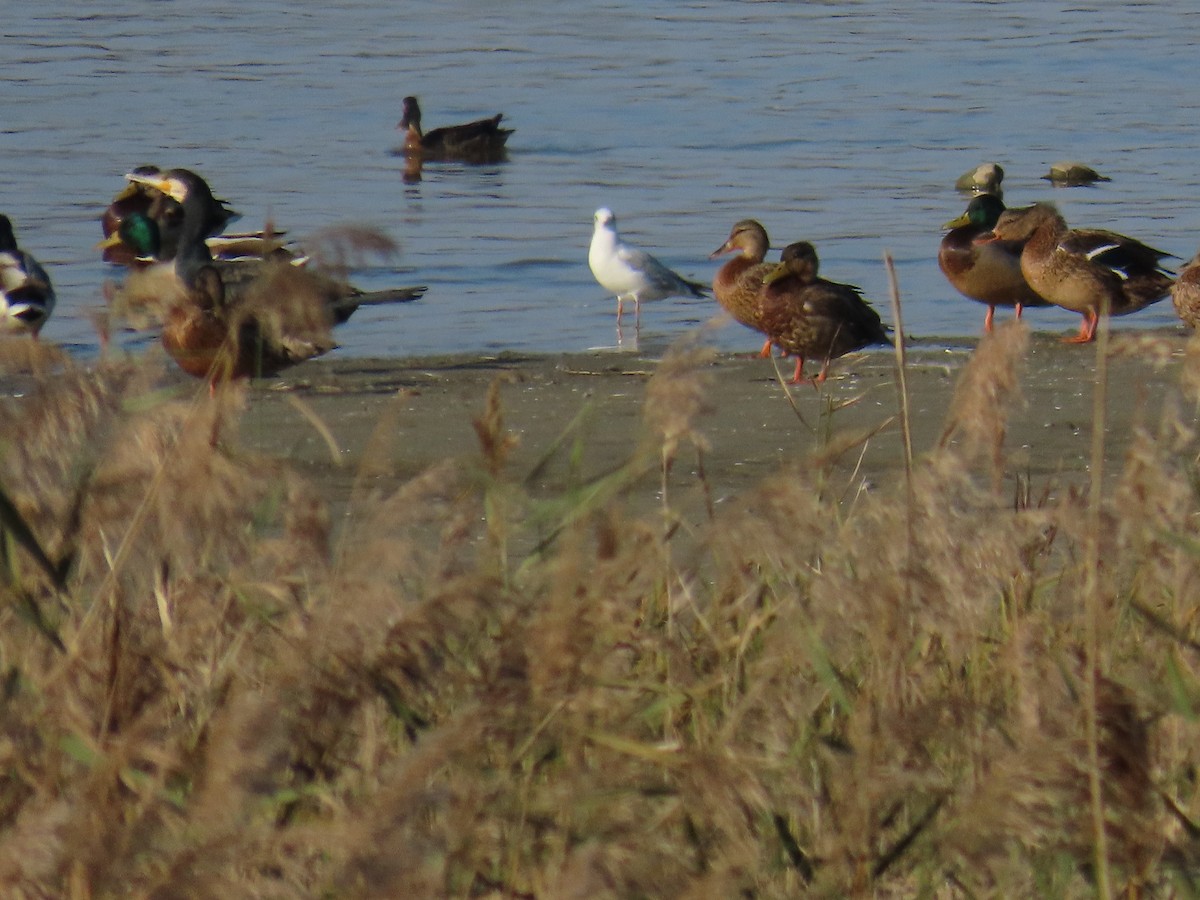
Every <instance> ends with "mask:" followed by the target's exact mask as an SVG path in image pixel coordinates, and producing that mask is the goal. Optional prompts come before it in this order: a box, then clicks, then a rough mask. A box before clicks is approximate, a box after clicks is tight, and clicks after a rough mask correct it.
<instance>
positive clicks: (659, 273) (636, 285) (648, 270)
mask: <svg viewBox="0 0 1200 900" xmlns="http://www.w3.org/2000/svg"><path fill="white" fill-rule="evenodd" d="M595 222H596V230H595V231H594V232H593V233H592V246H591V248H590V249H589V250H588V265H589V266H591V269H592V274H593V275H594V276H596V280H597V281H598V282H600V285H601V287H603V288H605V289H606V290H609V291H611V292H612V293H614V294H616V297H617V324H618V325H619V324H620V323H621V310H622V306H623V304H624V302H625V300H626V299H628V298H632V299H633V308H634V314H635V316H636V317H637V319H638V321H640V320H641V312H642V310H641V303H642V301H643V300H661V299H663V298H664V297H704V296H705V294H706V292H707V290H708V287H707V286H706V285H703V284H700V283H699V282H695V281H688V280H687V279H686V278H683V277H682V276H680V275H677V274H676V273H674V272H672V271H671V270H670V269H668V268H667V267H666V266H664V265H663V264H662V263H660V262H659V261H658V260H657V259H655V258H654V257H653V256H651V255H650V254H649V253H647V252H645V251H644V250H639V249H637V248H636V247H630V246H629V245H628V244H626V243H625V242H624V241H622V240H621V239H620V238H619V237H618V236H617V217H616V216H614V215H613V212H612V210H611V209H607V208H605V207H601V208H600V209H598V210H596V218H595Z"/></svg>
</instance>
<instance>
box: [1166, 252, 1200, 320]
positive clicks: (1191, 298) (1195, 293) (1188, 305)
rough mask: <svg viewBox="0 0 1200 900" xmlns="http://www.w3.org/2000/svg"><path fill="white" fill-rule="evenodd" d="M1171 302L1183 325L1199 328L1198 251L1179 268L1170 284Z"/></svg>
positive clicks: (1199, 265) (1199, 262)
mask: <svg viewBox="0 0 1200 900" xmlns="http://www.w3.org/2000/svg"><path fill="white" fill-rule="evenodd" d="M1171 302H1172V303H1174V304H1175V312H1177V313H1178V314H1179V318H1181V319H1182V320H1183V323H1184V324H1185V325H1187V326H1188V327H1189V328H1200V253H1197V254H1196V255H1195V256H1193V257H1192V258H1191V259H1189V260H1188V261H1187V262H1186V263H1184V265H1183V268H1181V269H1180V270H1179V276H1178V277H1177V278H1176V279H1175V283H1174V284H1173V285H1171Z"/></svg>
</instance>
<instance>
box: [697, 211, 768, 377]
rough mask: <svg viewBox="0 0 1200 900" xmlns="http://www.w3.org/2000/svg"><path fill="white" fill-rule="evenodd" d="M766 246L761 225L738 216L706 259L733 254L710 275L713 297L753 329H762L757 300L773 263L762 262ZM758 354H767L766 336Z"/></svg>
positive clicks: (765, 236)
mask: <svg viewBox="0 0 1200 900" xmlns="http://www.w3.org/2000/svg"><path fill="white" fill-rule="evenodd" d="M770 246H771V241H770V239H769V238H768V237H767V230H766V229H765V228H763V227H762V225H760V224H759V223H758V222H756V221H755V220H754V219H742V221H740V222H738V223H737V224H736V225H734V226H733V230H732V231H731V232H729V237H728V239H727V240H726V241H725V243H723V244H722V245H721V246H720V247H718V248H717V249H716V250H714V251H713V252H712V253H711V254H710V255H709V259H716V258H717V257H718V256H721V255H722V254H724V253H734V252H736V253H737V255H736V256H734V258H733V259H731V260H729V262H727V263H725V265H723V266H721V268H720V269H718V270H717V274H716V275H715V276H714V277H713V296H715V297H716V298H717V302H718V303H720V304H721V307H722V309H724V310H725V311H726V312H727V313H729V315H731V316H733V318H734V319H736V320H737V321H738V322H741V323H742V324H743V325H745V326H746V327H747V328H753V329H754V330H755V331H765V329H764V328H763V327H762V324H761V308H760V306H759V300H760V298H761V294H762V280H763V277H764V276H765V275H766V274H767V273H768V272H770V271H771V270H772V269H774V268H775V266H774V264H772V263H767V262H763V260H764V259H766V256H767V250H768V248H769V247H770ZM760 355H761V356H770V355H771V339H770V338H769V337H768V338H767V340H766V341H765V342H764V343H763V346H762V351H761V354H760Z"/></svg>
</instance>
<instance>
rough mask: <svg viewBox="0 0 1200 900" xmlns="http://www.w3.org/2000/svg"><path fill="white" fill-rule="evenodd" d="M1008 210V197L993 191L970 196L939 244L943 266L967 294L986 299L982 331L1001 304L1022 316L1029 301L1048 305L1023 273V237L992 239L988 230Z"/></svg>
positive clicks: (959, 288) (943, 271)
mask: <svg viewBox="0 0 1200 900" xmlns="http://www.w3.org/2000/svg"><path fill="white" fill-rule="evenodd" d="M1003 212H1004V202H1003V201H1002V200H1001V199H1000V198H999V197H997V196H995V195H994V194H979V195H978V196H975V197H973V198H971V202H970V203H968V204H967V209H966V212H964V213H963V214H962V215H961V216H959V217H958V218H957V219H951V220H950V221H949V222H947V223H946V224H945V225H943V226H942V227H943V228H949V229H950V231H949V232H947V233H946V236H945V237H944V238H942V243H941V246H940V247H938V267H939V268H941V270H942V274H943V275H945V276H946V280H947V281H949V282H950V284H952V285H953V286H954V289H955V290H957V291H958V292H959V293H960V294H962V295H963V296H964V297H968V298H970V299H971V300H978V301H979V302H980V303H986V304H987V308H988V311H987V315H986V316H984V319H983V330H984V331H985V332H987V331H991V330H992V320H993V319H994V318H995V315H996V307H997V306H1012V307H1015V308H1016V316H1017V318H1018V319H1019V318H1021V311H1022V310H1023V309H1024V308H1025V307H1026V306H1048V305H1049V304H1048V303H1047V302H1046V301H1045V300H1043V299H1042V298H1041V297H1039V296H1038V295H1037V293H1035V292H1034V290H1033V288H1031V287H1030V286H1029V283H1028V282H1027V281H1026V280H1025V276H1024V275H1022V274H1021V249H1022V247H1023V246H1024V245H1023V243H1022V242H1021V241H1001V240H997V241H988V242H986V243H979V238H980V237H982V236H984V235H986V234H988V233H989V232H990V231H991V230H992V228H993V227H994V226H995V224H996V221H997V220H998V219H999V218H1000V215H1001V213H1003Z"/></svg>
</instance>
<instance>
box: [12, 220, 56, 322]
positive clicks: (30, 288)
mask: <svg viewBox="0 0 1200 900" xmlns="http://www.w3.org/2000/svg"><path fill="white" fill-rule="evenodd" d="M54 302H55V297H54V288H53V287H51V285H50V276H49V275H47V274H46V270H45V269H43V268H42V267H41V265H40V264H39V263H38V261H37V260H36V259H34V258H33V257H32V256H30V255H29V254H28V253H26V252H25V251H24V250H22V249H21V248H20V247H18V246H17V238H16V235H14V234H13V227H12V222H11V221H10V220H9V218H8V216H4V215H0V303H2V304H3V305H2V307H0V333H3V334H31V335H33V337H35V338H36V337H37V336H38V332H39V331H41V330H42V326H43V325H45V324H46V320H47V319H49V318H50V314H51V313H52V312H54Z"/></svg>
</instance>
